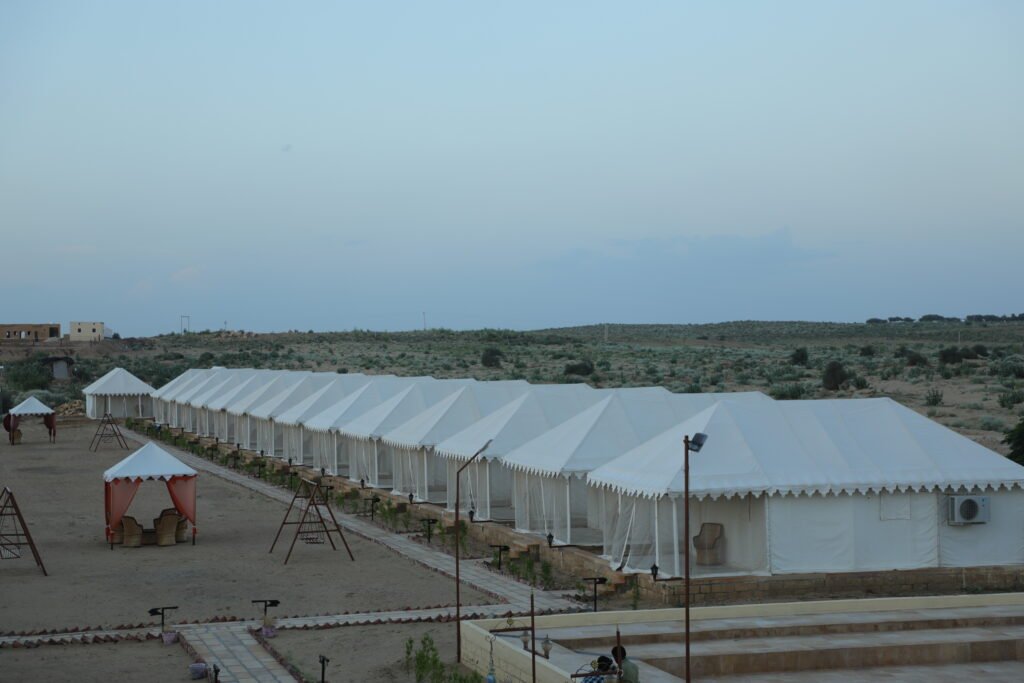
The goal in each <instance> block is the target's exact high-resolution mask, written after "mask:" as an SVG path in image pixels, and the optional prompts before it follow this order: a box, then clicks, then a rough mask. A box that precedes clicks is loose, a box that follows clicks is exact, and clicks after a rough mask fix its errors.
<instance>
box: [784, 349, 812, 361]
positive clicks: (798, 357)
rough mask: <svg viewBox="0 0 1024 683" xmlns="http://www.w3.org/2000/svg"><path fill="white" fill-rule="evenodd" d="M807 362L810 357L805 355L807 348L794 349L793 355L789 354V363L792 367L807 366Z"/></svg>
mask: <svg viewBox="0 0 1024 683" xmlns="http://www.w3.org/2000/svg"><path fill="white" fill-rule="evenodd" d="M809 360H810V355H809V354H808V353H807V347H805V346H801V347H800V348H798V349H794V350H793V353H791V354H789V362H790V363H791V364H793V365H807V362H808V361H809Z"/></svg>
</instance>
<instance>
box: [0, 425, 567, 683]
mask: <svg viewBox="0 0 1024 683" xmlns="http://www.w3.org/2000/svg"><path fill="white" fill-rule="evenodd" d="M123 431H124V432H125V434H126V435H127V436H131V437H133V438H134V439H136V440H138V441H141V442H144V441H146V440H147V438H146V437H145V436H143V435H140V434H138V433H136V432H133V431H131V430H129V429H123ZM161 446H162V447H163V448H165V449H167V450H168V451H170V452H172V453H173V454H174V455H175V457H177V458H178V459H180V460H181V461H182V462H184V463H186V464H188V465H189V466H191V467H193V468H194V469H196V470H200V471H203V472H207V473H209V474H212V475H214V476H216V477H219V478H221V479H224V480H225V481H229V482H231V483H233V484H237V485H239V486H242V487H244V488H247V489H249V490H251V491H254V492H256V493H259V494H261V495H263V496H266V497H267V498H270V499H272V500H275V501H277V502H279V503H281V504H283V505H288V504H289V503H290V502H291V501H292V493H291V492H290V491H287V490H285V489H282V488H279V487H277V486H273V485H272V484H268V483H267V482H265V481H262V480H260V479H255V478H253V477H249V476H246V475H244V474H241V473H239V472H235V471H234V470H231V469H228V468H226V467H221V466H220V465H217V464H216V463H213V462H210V461H209V460H206V459H205V458H200V457H198V456H195V455H193V454H191V453H188V452H186V451H182V450H180V449H177V448H174V447H173V446H170V445H168V444H161ZM336 512H337V511H336ZM337 517H338V523H339V524H340V525H341V526H342V528H344V529H345V531H348V532H352V533H354V534H356V535H357V536H360V537H362V538H365V539H367V540H370V541H373V542H375V543H380V544H381V545H384V546H386V547H387V548H389V549H391V550H393V551H395V552H396V553H399V554H401V555H404V556H405V557H408V558H409V559H411V560H413V561H415V562H418V563H419V564H422V565H423V566H425V567H429V568H430V569H433V570H435V571H438V572H441V573H442V574H445V575H447V576H451V577H453V578H454V576H455V558H454V557H452V556H450V555H448V554H446V553H443V552H441V551H439V550H435V549H433V548H430V547H428V546H425V545H423V544H421V543H417V542H415V541H413V540H411V539H410V538H408V537H406V536H403V535H401V534H396V533H391V532H389V531H386V530H385V529H382V528H381V527H379V526H377V525H375V524H372V523H371V522H369V521H366V520H363V519H361V518H358V517H352V516H351V515H347V514H343V513H340V512H337ZM460 570H461V571H460V573H461V578H462V581H463V582H464V583H466V584H468V585H470V586H472V587H474V588H476V589H477V590H480V591H483V592H485V593H488V594H490V595H494V596H495V597H497V598H499V599H503V600H506V601H507V602H505V603H501V604H494V605H472V606H469V607H467V608H466V609H465V610H463V613H462V618H463V619H470V618H483V617H495V616H501V615H504V614H506V613H508V612H510V611H511V612H514V613H517V614H522V613H525V612H527V611H529V607H530V594H531V593H533V594H534V601H535V608H536V611H537V612H538V613H543V612H567V611H575V610H577V609H579V606H578V605H577V604H576V603H575V602H574V601H572V600H570V599H569V597H568V595H569V594H568V593H560V592H547V591H535V590H534V589H533V588H531V587H530V586H527V585H525V584H522V583H519V582H518V581H514V580H512V579H509V578H507V577H505V576H502V575H500V574H496V573H494V572H492V571H490V570H489V569H487V568H486V567H484V566H483V563H482V561H480V560H465V561H463V562H462V566H461V568H460ZM454 617H455V608H454V607H439V608H434V609H422V610H395V611H389V612H369V613H362V614H333V615H324V616H315V617H290V618H283V619H279V620H278V621H277V626H278V628H281V629H301V628H317V627H319V628H323V627H327V626H346V625H356V624H374V623H409V622H417V621H439V620H447V619H453V618H454ZM258 627H259V622H256V621H234V622H220V623H208V624H182V625H179V626H176V628H177V629H178V631H179V633H181V635H182V636H183V637H184V639H185V641H186V642H187V643H188V644H189V645H190V646H191V647H192V648H193V649H194V650H195V651H196V654H197V655H198V656H199V657H201V658H202V659H203V660H204V661H205V662H206V663H207V664H209V665H210V668H211V671H212V668H213V666H214V665H216V666H218V667H219V669H220V672H219V680H221V681H224V682H225V683H235V682H238V683H249V682H255V681H259V682H260V683H264V682H267V683H279V682H280V681H292V680H294V679H293V677H292V675H291V674H290V673H288V671H287V670H286V669H285V668H284V667H283V666H282V665H281V664H280V663H279V662H277V661H276V660H275V659H274V658H273V657H272V656H271V655H270V654H269V653H268V652H267V651H266V650H265V649H264V648H263V647H262V646H261V645H260V644H259V642H258V641H257V640H256V639H255V638H254V637H253V636H252V633H251V632H250V631H251V629H255V628H258ZM147 634H152V635H151V637H152V636H156V635H159V629H128V630H123V631H84V632H78V633H68V634H58V635H45V636H3V637H0V647H4V646H7V647H10V646H12V645H13V644H14V643H19V644H21V645H24V644H26V643H29V644H31V643H44V642H92V641H91V638H93V637H96V636H102V637H103V638H115V639H117V638H133V639H141V638H144V637H146V635H147ZM211 677H212V673H211Z"/></svg>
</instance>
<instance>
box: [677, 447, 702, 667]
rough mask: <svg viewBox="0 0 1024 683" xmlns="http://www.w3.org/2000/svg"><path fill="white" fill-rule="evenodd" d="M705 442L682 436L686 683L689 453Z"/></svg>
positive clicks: (688, 656)
mask: <svg viewBox="0 0 1024 683" xmlns="http://www.w3.org/2000/svg"><path fill="white" fill-rule="evenodd" d="M707 440H708V435H707V434H702V433H700V432H697V433H696V434H694V435H693V440H692V441H691V440H690V437H689V436H686V435H684V436H683V534H684V535H685V543H684V544H683V576H684V583H685V584H686V592H685V593H684V594H683V606H684V611H685V615H686V616H685V623H686V626H685V629H686V683H690V451H691V450H692V451H693V452H694V453H699V452H700V449H701V448H703V446H704V442H705V441H707Z"/></svg>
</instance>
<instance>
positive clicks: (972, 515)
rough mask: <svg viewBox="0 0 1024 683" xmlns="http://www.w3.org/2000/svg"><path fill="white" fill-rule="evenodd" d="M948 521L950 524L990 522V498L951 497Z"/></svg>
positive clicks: (947, 513)
mask: <svg viewBox="0 0 1024 683" xmlns="http://www.w3.org/2000/svg"><path fill="white" fill-rule="evenodd" d="M947 500H949V508H948V509H947V512H946V521H947V522H948V523H949V524H957V525H960V524H984V523H985V522H987V521H989V509H988V496H950V497H949V498H948V499H947Z"/></svg>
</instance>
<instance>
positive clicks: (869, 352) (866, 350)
mask: <svg viewBox="0 0 1024 683" xmlns="http://www.w3.org/2000/svg"><path fill="white" fill-rule="evenodd" d="M860 355H862V356H865V357H868V356H873V355H875V347H874V346H872V345H871V344H868V345H867V346H862V347H860Z"/></svg>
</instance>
